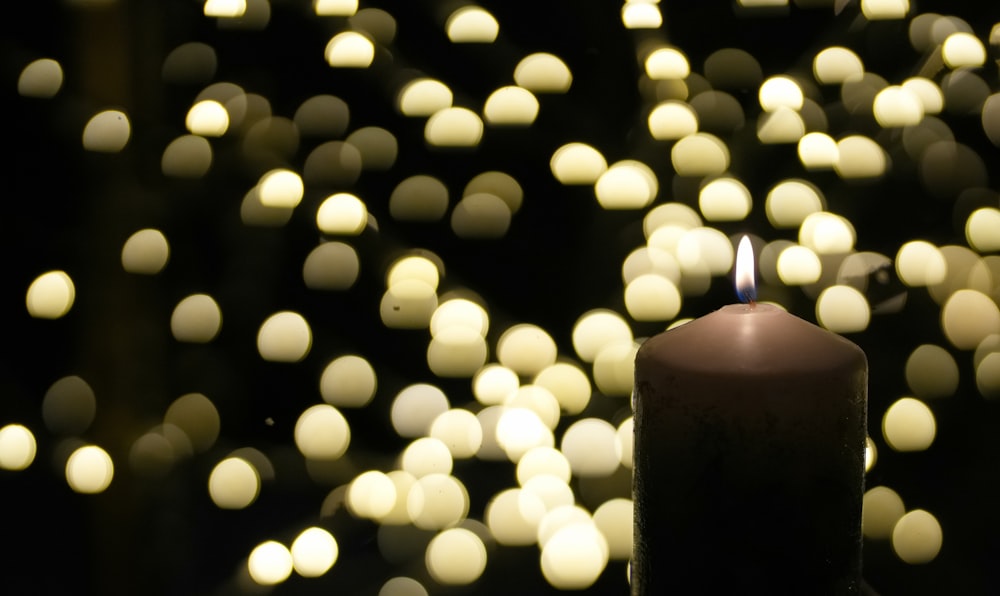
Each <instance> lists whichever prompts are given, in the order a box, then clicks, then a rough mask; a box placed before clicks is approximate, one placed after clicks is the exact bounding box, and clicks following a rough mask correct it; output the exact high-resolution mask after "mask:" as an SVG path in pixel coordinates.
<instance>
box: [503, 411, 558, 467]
mask: <svg viewBox="0 0 1000 596" xmlns="http://www.w3.org/2000/svg"><path fill="white" fill-rule="evenodd" d="M496 441H497V444H498V445H499V446H500V448H501V449H502V450H503V452H504V453H505V454H506V455H507V458H508V459H509V460H510V461H512V462H514V463H517V462H518V461H519V460H520V459H521V457H522V456H523V455H524V454H525V453H527V452H528V451H529V450H530V449H532V448H533V447H553V446H555V437H554V436H553V434H552V430H551V429H549V427H548V426H546V425H545V422H543V421H542V419H541V418H539V416H538V414H537V413H535V412H534V410H530V409H528V408H508V407H504V409H503V411H502V413H501V414H500V418H499V419H498V420H497V425H496Z"/></svg>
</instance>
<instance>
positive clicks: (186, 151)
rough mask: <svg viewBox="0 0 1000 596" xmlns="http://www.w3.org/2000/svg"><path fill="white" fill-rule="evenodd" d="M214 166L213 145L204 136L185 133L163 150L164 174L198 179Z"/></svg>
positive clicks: (161, 166)
mask: <svg viewBox="0 0 1000 596" xmlns="http://www.w3.org/2000/svg"><path fill="white" fill-rule="evenodd" d="M211 167H212V146H211V145H209V144H208V141H207V140H206V139H205V138H204V137H200V136H197V135H183V136H180V137H177V138H176V139H174V140H173V141H171V142H170V144H169V145H167V147H166V148H165V149H164V150H163V157H162V158H161V160H160V169H161V170H162V171H163V175H164V176H171V177H173V178H190V179H197V178H201V177H202V176H204V175H205V174H206V173H208V170H209V168H211Z"/></svg>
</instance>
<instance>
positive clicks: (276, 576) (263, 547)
mask: <svg viewBox="0 0 1000 596" xmlns="http://www.w3.org/2000/svg"><path fill="white" fill-rule="evenodd" d="M294 565H295V563H294V559H293V558H292V553H291V552H289V550H288V547H286V546H285V545H284V544H281V543H280V542H277V541H276V540H268V541H265V542H262V543H260V544H258V545H257V546H255V547H254V549H253V550H252V551H250V556H249V557H248V558H247V569H248V571H249V572H250V578H251V579H252V580H253V581H255V582H257V583H258V584H260V585H262V586H273V585H276V584H280V583H282V582H283V581H285V580H287V579H288V578H289V577H290V576H291V575H292V571H293V570H294Z"/></svg>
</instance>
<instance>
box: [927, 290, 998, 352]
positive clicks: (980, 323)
mask: <svg viewBox="0 0 1000 596" xmlns="http://www.w3.org/2000/svg"><path fill="white" fill-rule="evenodd" d="M941 327H942V328H943V330H944V334H945V336H946V337H947V338H948V341H950V342H951V344H952V345H953V346H955V347H956V348H958V349H960V350H973V349H975V348H976V346H978V345H979V343H980V342H982V341H983V340H984V339H986V338H987V337H988V336H990V335H992V334H995V333H1000V308H998V307H997V303H996V302H994V301H993V299H992V298H990V297H989V296H987V295H986V294H983V293H982V292H978V291H976V290H959V291H957V292H955V293H954V294H952V295H951V296H950V297H949V298H948V300H947V301H946V302H945V303H944V306H943V307H942V308H941Z"/></svg>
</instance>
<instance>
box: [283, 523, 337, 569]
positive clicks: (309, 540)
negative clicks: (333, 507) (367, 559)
mask: <svg viewBox="0 0 1000 596" xmlns="http://www.w3.org/2000/svg"><path fill="white" fill-rule="evenodd" d="M290 552H291V553H292V566H293V567H294V569H295V571H296V573H298V574H299V575H301V576H302V577H319V576H321V575H323V574H324V573H326V572H327V571H329V570H330V568H331V567H333V565H334V563H336V562H337V557H338V556H339V555H340V547H339V546H338V545H337V539H336V538H334V537H333V534H331V533H330V532H327V531H326V530H324V529H323V528H319V527H311V528H306V529H305V530H303V531H302V532H300V533H299V535H298V536H296V537H295V540H293V541H292V547H291V549H290Z"/></svg>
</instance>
